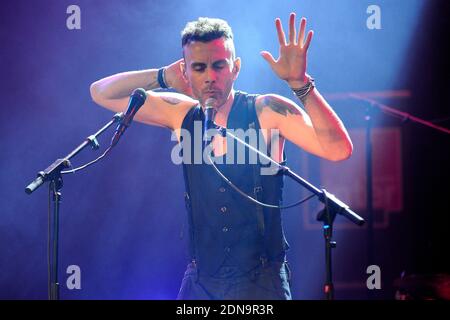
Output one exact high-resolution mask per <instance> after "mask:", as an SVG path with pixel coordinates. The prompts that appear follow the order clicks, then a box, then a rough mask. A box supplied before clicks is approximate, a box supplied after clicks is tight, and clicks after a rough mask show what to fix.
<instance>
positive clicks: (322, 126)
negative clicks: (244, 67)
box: [257, 13, 353, 161]
mask: <svg viewBox="0 0 450 320" xmlns="http://www.w3.org/2000/svg"><path fill="white" fill-rule="evenodd" d="M275 24H276V28H277V33H278V40H279V43H280V52H279V58H278V59H277V60H275V59H274V58H273V57H272V55H271V54H270V53H269V52H267V51H263V52H262V53H261V54H262V56H263V58H264V59H265V60H266V61H267V62H268V63H269V64H270V66H271V68H272V69H273V71H274V72H275V73H276V74H277V76H278V77H280V78H281V79H282V80H285V81H286V82H287V83H288V85H289V86H290V87H291V88H292V89H294V91H296V95H297V97H298V99H299V101H301V102H302V103H303V105H304V107H305V110H306V112H305V111H304V110H303V109H302V108H300V107H299V106H298V105H297V104H296V103H294V102H293V101H291V100H290V99H286V98H283V97H281V96H277V95H273V94H270V95H265V96H262V97H261V98H260V99H259V101H258V102H259V103H257V106H259V110H260V112H261V110H262V111H264V110H268V112H266V114H267V113H269V114H271V116H272V119H273V121H274V123H275V124H276V127H277V128H278V129H279V130H280V133H281V135H282V136H283V137H285V138H286V139H288V140H290V141H291V142H293V143H295V144H296V145H298V146H300V147H302V148H303V149H305V150H306V151H308V152H311V153H313V154H315V155H318V156H320V157H322V158H325V159H328V160H332V161H339V160H344V159H347V158H348V157H349V156H350V155H351V153H352V150H353V146H352V142H351V140H350V137H349V135H348V133H347V130H346V129H345V127H344V125H343V123H342V121H341V120H340V119H339V117H338V116H337V114H336V113H335V112H334V111H333V109H332V108H331V107H330V105H329V104H328V103H327V101H326V100H325V99H324V98H323V97H322V95H321V94H320V93H319V91H318V90H317V88H315V87H314V82H311V81H312V79H311V78H310V77H309V76H308V75H307V74H306V58H307V51H308V48H309V45H310V43H311V39H312V36H313V32H312V31H310V32H309V33H308V35H307V37H306V40H305V41H303V39H304V36H305V29H306V19H305V18H302V19H301V22H300V28H299V34H298V36H297V34H296V29H295V14H293V13H292V14H291V16H290V19H289V42H286V38H285V35H284V31H283V28H282V26H281V21H280V20H279V19H276V21H275Z"/></svg>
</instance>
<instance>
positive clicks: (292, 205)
mask: <svg viewBox="0 0 450 320" xmlns="http://www.w3.org/2000/svg"><path fill="white" fill-rule="evenodd" d="M207 156H208V160H209V162H210V163H211V165H212V166H213V168H214V170H215V171H216V173H217V174H218V175H219V176H220V177H221V178H222V179H223V180H225V182H226V183H227V184H228V185H229V186H230V187H232V188H233V189H234V190H236V191H237V192H238V193H239V194H240V195H241V196H243V197H244V198H246V199H247V200H249V201H252V202H254V203H256V204H259V205H260V206H263V207H267V208H274V209H289V208H292V207H295V206H298V205H300V204H302V203H303V202H305V201H307V200H309V199H311V198H313V197H314V196H316V195H315V194H311V195H310V196H307V197H306V198H304V199H302V200H299V201H297V202H295V203H293V204H290V205H287V206H276V205H273V204H267V203H263V202H260V201H258V200H256V199H254V198H252V197H251V196H249V195H248V194H246V193H245V192H244V191H242V190H241V189H239V188H238V187H237V186H235V185H234V184H233V182H231V181H230V180H229V179H228V178H227V177H226V176H225V175H224V174H223V173H222V172H221V171H220V170H219V169H218V168H217V167H216V165H215V164H214V161H212V159H211V156H210V154H209V153H208V154H207Z"/></svg>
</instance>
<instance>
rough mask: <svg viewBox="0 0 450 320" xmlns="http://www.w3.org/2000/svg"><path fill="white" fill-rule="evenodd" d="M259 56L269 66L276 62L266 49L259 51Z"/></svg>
mask: <svg viewBox="0 0 450 320" xmlns="http://www.w3.org/2000/svg"><path fill="white" fill-rule="evenodd" d="M261 56H262V57H263V58H264V60H266V61H267V62H268V63H269V64H270V66H272V65H274V64H275V62H276V61H275V59H274V58H273V56H272V54H271V53H270V52H268V51H261Z"/></svg>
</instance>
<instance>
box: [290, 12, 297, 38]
mask: <svg viewBox="0 0 450 320" xmlns="http://www.w3.org/2000/svg"><path fill="white" fill-rule="evenodd" d="M295 36H296V32H295V13H291V15H290V16H289V43H290V44H295Z"/></svg>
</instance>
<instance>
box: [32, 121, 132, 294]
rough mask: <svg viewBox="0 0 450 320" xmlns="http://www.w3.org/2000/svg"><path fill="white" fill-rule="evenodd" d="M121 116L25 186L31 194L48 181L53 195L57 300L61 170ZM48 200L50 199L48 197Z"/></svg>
mask: <svg viewBox="0 0 450 320" xmlns="http://www.w3.org/2000/svg"><path fill="white" fill-rule="evenodd" d="M122 118H123V113H122V112H120V113H116V114H115V115H114V117H113V119H112V120H111V121H109V122H108V123H107V124H106V125H105V126H103V128H101V129H100V130H99V131H97V132H96V133H94V134H93V135H91V136H89V137H87V138H86V139H85V140H84V141H83V143H81V144H80V145H79V146H78V147H76V148H75V149H74V150H73V151H72V152H70V153H69V154H68V155H67V156H65V157H64V158H62V159H57V160H56V161H55V162H53V163H52V164H51V165H50V166H49V167H48V168H47V169H45V170H44V171H40V172H38V174H37V178H36V179H35V180H34V181H32V182H31V183H30V184H29V185H28V186H27V187H26V188H25V192H26V193H27V194H31V193H33V192H34V191H36V189H38V188H39V187H40V186H41V185H43V184H44V183H45V182H47V181H48V182H49V197H51V195H53V196H52V197H51V198H52V202H53V216H52V217H49V219H50V220H51V221H52V222H53V223H51V222H50V221H49V228H50V229H51V230H49V234H50V239H49V241H50V242H51V244H52V245H51V246H50V242H49V248H48V250H49V257H50V260H49V266H48V267H49V288H48V290H49V299H50V300H59V293H60V284H59V283H58V239H59V215H60V204H61V198H62V195H61V189H62V187H63V179H62V174H63V173H64V172H62V170H63V169H66V168H69V167H70V166H71V163H70V159H72V158H73V157H74V156H76V155H77V154H78V153H80V152H81V151H82V150H83V149H84V148H86V147H87V146H88V145H90V146H91V147H92V148H93V149H94V150H97V149H98V148H99V147H100V145H99V143H98V141H97V137H98V136H99V135H101V134H102V133H103V132H104V131H106V130H107V129H108V128H109V127H110V126H112V125H113V124H114V123H116V122H120V121H121V120H122ZM49 202H50V199H49Z"/></svg>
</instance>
